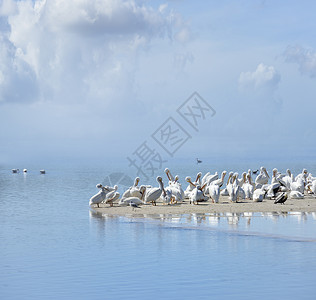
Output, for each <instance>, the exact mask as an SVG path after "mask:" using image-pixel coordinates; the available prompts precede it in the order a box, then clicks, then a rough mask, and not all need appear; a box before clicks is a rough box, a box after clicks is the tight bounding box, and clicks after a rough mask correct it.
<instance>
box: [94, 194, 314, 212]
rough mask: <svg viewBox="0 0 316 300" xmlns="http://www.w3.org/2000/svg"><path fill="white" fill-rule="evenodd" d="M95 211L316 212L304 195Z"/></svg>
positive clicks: (104, 207)
mask: <svg viewBox="0 0 316 300" xmlns="http://www.w3.org/2000/svg"><path fill="white" fill-rule="evenodd" d="M91 209H92V210H93V211H95V212H98V213H101V214H108V215H118V216H125V215H128V216H131V215H135V216H136V215H139V214H144V215H146V214H148V215H151V214H192V213H226V212H231V213H243V212H316V198H314V197H312V196H305V198H304V199H288V200H287V201H286V202H285V204H284V205H282V204H274V201H273V200H264V201H263V202H253V201H252V200H242V201H241V202H238V203H231V202H230V201H229V199H228V197H223V196H221V197H220V200H219V203H211V202H210V201H208V202H204V203H200V204H198V205H191V204H189V201H188V200H186V201H185V202H183V203H181V204H174V205H163V204H162V203H157V206H152V205H151V204H150V205H149V204H147V205H142V206H140V208H136V209H133V208H132V207H130V206H119V205H118V204H117V203H114V206H113V207H110V206H109V205H108V204H100V208H97V207H96V206H92V207H91Z"/></svg>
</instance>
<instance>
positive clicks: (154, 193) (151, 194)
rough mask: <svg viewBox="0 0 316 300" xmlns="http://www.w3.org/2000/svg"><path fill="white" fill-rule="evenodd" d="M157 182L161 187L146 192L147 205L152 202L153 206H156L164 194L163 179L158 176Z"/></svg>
mask: <svg viewBox="0 0 316 300" xmlns="http://www.w3.org/2000/svg"><path fill="white" fill-rule="evenodd" d="M156 180H157V182H158V184H159V187H154V188H151V189H149V190H148V191H146V195H145V203H148V202H151V203H152V205H156V201H157V200H158V199H159V197H160V196H161V194H162V192H163V191H164V188H163V182H162V178H161V177H160V176H158V177H157V178H156Z"/></svg>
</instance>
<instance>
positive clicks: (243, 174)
mask: <svg viewBox="0 0 316 300" xmlns="http://www.w3.org/2000/svg"><path fill="white" fill-rule="evenodd" d="M242 178H243V180H244V182H245V181H246V178H247V173H246V172H243V173H242Z"/></svg>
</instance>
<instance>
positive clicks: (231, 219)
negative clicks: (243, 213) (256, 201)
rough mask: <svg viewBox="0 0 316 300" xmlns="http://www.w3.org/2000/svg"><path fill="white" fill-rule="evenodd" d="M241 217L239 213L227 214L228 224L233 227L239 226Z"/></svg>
mask: <svg viewBox="0 0 316 300" xmlns="http://www.w3.org/2000/svg"><path fill="white" fill-rule="evenodd" d="M239 216H240V214H239V213H231V212H227V213H226V217H227V221H228V224H229V225H232V226H238V223H239Z"/></svg>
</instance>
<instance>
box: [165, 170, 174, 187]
mask: <svg viewBox="0 0 316 300" xmlns="http://www.w3.org/2000/svg"><path fill="white" fill-rule="evenodd" d="M165 173H166V175H167V177H168V179H169V184H170V182H174V177H173V176H172V174H171V172H170V170H169V169H168V168H165Z"/></svg>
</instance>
